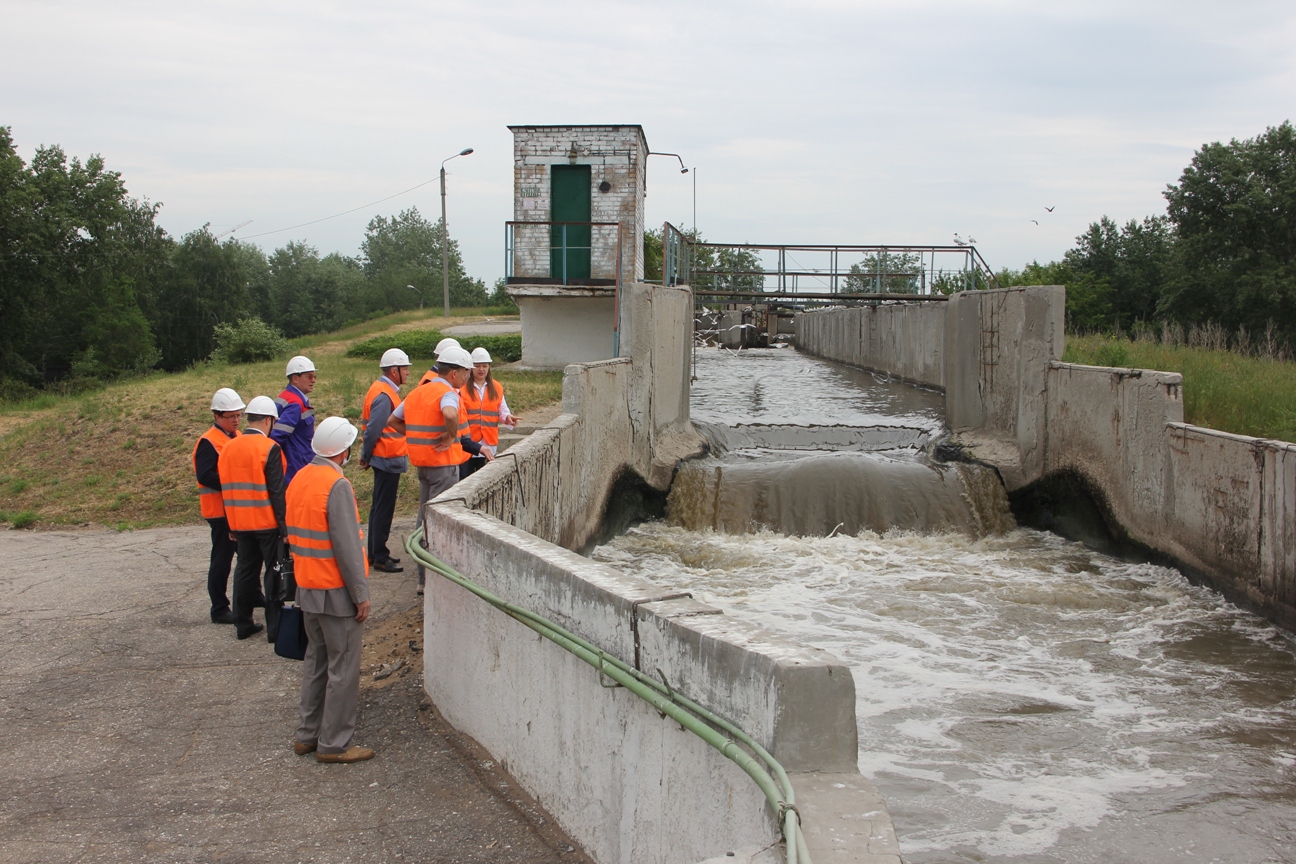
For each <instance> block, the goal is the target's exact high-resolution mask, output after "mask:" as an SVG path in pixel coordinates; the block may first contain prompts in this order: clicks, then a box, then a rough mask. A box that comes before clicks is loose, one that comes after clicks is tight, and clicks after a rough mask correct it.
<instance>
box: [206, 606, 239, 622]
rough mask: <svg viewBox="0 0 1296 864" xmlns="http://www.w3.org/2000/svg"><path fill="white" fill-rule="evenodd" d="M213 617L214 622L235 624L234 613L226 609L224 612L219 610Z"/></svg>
mask: <svg viewBox="0 0 1296 864" xmlns="http://www.w3.org/2000/svg"><path fill="white" fill-rule="evenodd" d="M211 619H212V623H213V624H233V623H234V613H233V612H231V611H230V610H228V609H226V610H225V611H224V612H217V613H216V614H215V615H213V616H211Z"/></svg>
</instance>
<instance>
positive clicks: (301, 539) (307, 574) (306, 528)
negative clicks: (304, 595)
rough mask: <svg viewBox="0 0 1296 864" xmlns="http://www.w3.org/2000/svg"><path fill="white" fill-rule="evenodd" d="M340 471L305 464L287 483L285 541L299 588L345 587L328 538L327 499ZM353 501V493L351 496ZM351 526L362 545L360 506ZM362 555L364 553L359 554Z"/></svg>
mask: <svg viewBox="0 0 1296 864" xmlns="http://www.w3.org/2000/svg"><path fill="white" fill-rule="evenodd" d="M341 479H342V475H341V474H340V473H339V472H338V471H335V470H334V469H333V468H332V466H329V465H316V464H315V463H314V462H312V463H310V464H308V465H306V466H304V467H303V468H302V469H301V470H300V471H298V472H297V473H296V474H295V475H294V476H293V482H292V483H291V484H290V485H289V486H288V516H287V519H288V545H289V548H291V549H292V556H293V574H294V575H295V576H296V578H297V587H298V588H316V589H321V590H328V589H330V588H345V587H346V582H345V581H344V580H343V579H342V571H341V570H340V569H339V568H338V565H337V558H336V557H334V555H333V543H332V541H331V540H329V521H328V499H329V495H330V494H331V493H332V491H333V484H334V483H337V482H338V481H340V480H341ZM351 500H352V502H354V501H355V495H354V494H353V495H352V496H351ZM354 530H355V531H357V532H358V533H359V535H360V541H361V545H362V546H363V545H364V532H363V531H362V530H361V529H360V507H359V505H357V506H356V521H355V526H354ZM361 557H363V556H361ZM365 578H366V579H368V578H369V562H368V561H366V562H365Z"/></svg>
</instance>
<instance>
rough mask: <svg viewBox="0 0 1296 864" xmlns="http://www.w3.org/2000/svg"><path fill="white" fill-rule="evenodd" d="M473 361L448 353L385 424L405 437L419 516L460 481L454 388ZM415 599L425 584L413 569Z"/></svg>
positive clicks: (458, 350)
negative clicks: (415, 482)
mask: <svg viewBox="0 0 1296 864" xmlns="http://www.w3.org/2000/svg"><path fill="white" fill-rule="evenodd" d="M472 365H473V363H472V357H470V356H469V355H468V352H467V351H465V350H464V349H462V348H455V347H447V348H445V349H444V350H443V351H442V352H441V355H440V357H439V358H438V359H437V362H436V366H434V367H433V369H432V372H435V374H434V375H433V376H432V378H431V380H429V381H427V383H425V384H420V385H419V386H417V387H415V388H414V391H413V392H412V393H410V394H409V395H408V396H406V397H405V401H404V402H402V403H401V404H400V405H399V406H398V407H397V408H396V410H395V411H393V412H392V416H391V419H390V420H389V421H387V422H388V425H390V426H391V427H392V428H393V429H395V430H396V431H397V432H400V433H401V434H403V435H404V436H405V445H406V447H407V448H408V449H409V460H410V464H412V465H414V466H415V467H416V468H418V478H419V512H420V513H422V512H423V505H425V504H427V502H429V501H431V500H432V499H433V498H435V497H436V496H438V495H440V494H441V493H442V492H444V491H445V490H447V489H449V488H450V487H451V486H453V485H454V484H455V483H457V482H458V481H459V466H460V465H462V464H463V462H464V460H466V459H467V458H468V454H467V453H465V452H464V449H463V445H461V444H460V443H459V436H460V435H462V434H463V433H464V431H466V430H465V428H464V427H463V413H462V411H461V410H460V406H459V388H460V387H463V386H464V385H465V384H467V383H468V378H469V377H470V376H471V375H472ZM418 574H419V580H418V584H419V587H418V593H419V594H422V593H423V585H424V582H425V581H426V579H427V574H426V573H425V572H424V570H423V567H422V565H420V566H419V568H418Z"/></svg>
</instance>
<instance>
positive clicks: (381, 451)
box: [360, 348, 410, 573]
mask: <svg viewBox="0 0 1296 864" xmlns="http://www.w3.org/2000/svg"><path fill="white" fill-rule="evenodd" d="M378 368H379V369H381V370H382V375H381V377H379V378H378V380H377V381H375V382H374V383H373V384H371V385H370V386H369V392H368V393H366V394H365V400H364V408H363V409H362V410H361V412H360V418H361V420H363V421H364V422H363V423H362V424H361V428H362V429H364V443H363V444H361V446H360V467H361V468H364V469H368V468H372V469H373V478H374V483H373V498H372V499H371V502H370V504H369V566H370V567H372V568H374V569H375V570H382V571H383V572H384V573H400V572H401V571H402V570H403V569H404V568H402V567H401V566H400V559H399V558H393V557H392V554H391V551H390V550H389V549H388V548H387V538H388V537H390V536H391V523H392V514H393V513H395V512H396V493H397V491H398V490H399V489H400V477H401V475H402V474H404V473H405V472H406V471H407V470H409V457H408V455H407V452H408V451H407V448H406V446H405V436H404V435H402V434H400V433H399V432H397V431H396V430H395V429H393V428H391V427H390V426H388V425H387V419H388V418H389V417H391V414H392V412H393V411H395V410H396V408H397V407H398V406H399V405H400V404H401V398H400V388H401V385H403V384H404V383H405V382H406V381H407V380H409V369H410V359H409V356H408V355H407V354H406V353H405V352H404V351H402V350H401V349H399V348H389V349H387V351H386V352H385V353H384V354H383V356H382V359H380V360H379V361H378Z"/></svg>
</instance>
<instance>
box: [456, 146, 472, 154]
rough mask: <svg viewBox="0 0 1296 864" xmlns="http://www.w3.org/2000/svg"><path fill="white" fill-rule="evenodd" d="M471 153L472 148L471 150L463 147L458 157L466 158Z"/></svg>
mask: <svg viewBox="0 0 1296 864" xmlns="http://www.w3.org/2000/svg"><path fill="white" fill-rule="evenodd" d="M471 152H473V148H471V147H465V148H464V149H463V150H460V151H459V155H460V156H467V155H468V154H469V153H471Z"/></svg>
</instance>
